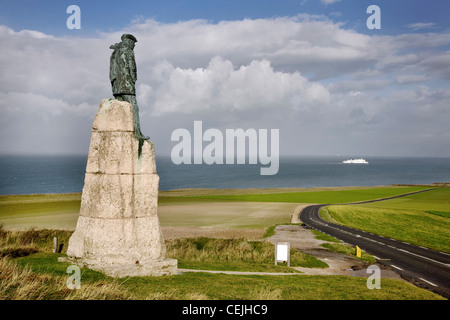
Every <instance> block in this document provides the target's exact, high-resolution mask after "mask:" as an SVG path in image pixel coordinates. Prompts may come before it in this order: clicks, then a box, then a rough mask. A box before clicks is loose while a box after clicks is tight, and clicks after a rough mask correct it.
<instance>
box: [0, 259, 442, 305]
mask: <svg viewBox="0 0 450 320" xmlns="http://www.w3.org/2000/svg"><path fill="white" fill-rule="evenodd" d="M58 256H59V255H57V254H51V253H45V254H44V253H40V254H35V255H31V256H28V257H24V258H19V259H14V260H12V261H13V262H14V263H15V264H17V265H19V266H21V267H22V268H23V267H24V266H27V267H28V268H30V270H31V271H32V272H34V273H36V274H37V275H41V276H46V277H47V281H46V283H45V285H42V286H41V289H42V290H45V291H49V290H50V289H51V286H53V285H54V282H53V281H52V280H53V279H57V278H62V279H67V277H68V274H66V269H67V267H68V266H69V264H67V263H58V262H56V259H57V257H58ZM108 284H112V285H114V290H113V292H112V293H111V296H108V295H107V293H106V294H105V296H102V297H101V298H104V299H124V298H127V299H130V298H131V299H202V300H203V299H204V300H206V299H219V300H222V299H224V300H247V299H256V300H259V299H284V300H303V299H308V300H322V299H326V300H352V299H354V300H365V299H375V300H377V299H389V300H390V299H392V300H405V299H412V300H427V299H442V297H440V296H438V295H435V294H433V293H431V292H429V291H427V290H424V289H420V288H417V287H415V286H413V285H411V284H408V283H405V282H403V281H399V280H392V279H382V280H381V289H380V290H369V289H367V286H366V278H361V277H347V276H307V275H294V276H266V275H227V274H208V273H184V274H181V275H176V276H166V277H133V278H122V279H112V278H110V277H107V276H105V275H103V274H101V273H98V272H95V271H92V270H89V269H85V268H82V276H81V288H82V289H83V288H84V287H86V286H89V288H91V289H92V290H94V289H95V288H98V287H99V286H105V285H108ZM16 290H18V289H17V288H16ZM66 291H67V290H66ZM9 294H10V295H12V294H13V293H11V292H10V293H9ZM2 298H5V297H2V296H1V294H0V299H2ZM48 298H50V299H60V298H64V296H62V297H61V295H55V294H54V295H53V296H50V297H48ZM94 298H95V297H94Z"/></svg>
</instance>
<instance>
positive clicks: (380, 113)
mask: <svg viewBox="0 0 450 320" xmlns="http://www.w3.org/2000/svg"><path fill="white" fill-rule="evenodd" d="M72 4H75V5H78V6H79V7H80V9H81V29H80V30H69V29H68V28H67V27H66V20H67V18H68V17H69V14H67V13H66V9H67V7H68V6H69V5H72ZM372 4H376V5H378V6H379V7H380V9H381V29H380V30H369V29H368V28H367V27H366V20H367V18H368V17H369V16H370V15H369V14H367V13H366V9H367V7H368V6H369V5H372ZM0 8H1V9H0V41H1V42H2V43H3V45H2V46H1V47H0V70H2V72H1V73H0V113H1V117H0V154H5V153H44V154H53V153H77V154H86V153H87V150H88V148H89V141H90V133H91V126H92V121H93V117H94V115H95V113H96V111H97V108H98V104H99V103H100V101H101V100H102V99H104V98H110V97H112V94H111V86H110V83H109V79H108V71H109V57H110V54H111V50H110V49H109V46H110V45H111V44H114V43H116V42H119V41H120V36H121V35H122V34H123V33H132V34H133V35H135V36H136V37H137V39H138V43H137V45H136V48H135V55H136V62H137V66H138V81H137V83H136V92H137V100H138V103H139V106H140V115H141V127H142V128H143V133H144V134H145V135H149V136H150V137H151V138H152V141H154V143H155V145H156V146H157V150H158V152H160V153H161V154H170V151H171V148H172V147H173V143H172V142H171V140H170V137H171V133H172V132H173V131H174V130H175V129H178V128H187V129H188V130H190V129H192V126H193V123H194V121H196V120H202V121H203V125H204V127H205V128H206V127H210V128H218V129H219V130H225V129H228V128H243V129H246V128H254V129H279V130H280V153H281V154H307V155H310V154H311V155H322V154H327V155H335V154H341V155H343V154H346V155H350V156H352V155H353V156H371V155H374V156H439V157H450V131H449V130H448V123H450V83H449V82H450V68H449V66H450V19H448V12H450V1H448V0H429V1H417V0H390V1H389V0H383V1H376V0H370V1H369V0H351V1H350V0H295V1H294V0H284V1H283V0H279V1H268V0H227V1H218V0H209V1H207V0H201V1H187V0H184V1H183V0H176V1H170V0H164V1H139V0H135V1H127V2H124V1H74V0H71V1H55V0H53V1H22V0H15V1H2V0H0ZM30 137H31V138H30Z"/></svg>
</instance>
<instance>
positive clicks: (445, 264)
mask: <svg viewBox="0 0 450 320" xmlns="http://www.w3.org/2000/svg"><path fill="white" fill-rule="evenodd" d="M397 250H398V251H402V252H405V253H409V254H412V255H413V256H417V257H419V258H422V259H427V260H430V261H432V262H434V263H439V264H442V265H444V266H446V267H448V264H447V263H443V262H440V261H437V260H434V259H431V258H428V257H424V256H421V255H419V254H416V253H413V252H410V251H407V250H404V249H397Z"/></svg>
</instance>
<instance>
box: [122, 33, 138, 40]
mask: <svg viewBox="0 0 450 320" xmlns="http://www.w3.org/2000/svg"><path fill="white" fill-rule="evenodd" d="M120 39H122V40H124V39H131V40H133V41H134V42H137V39H136V38H135V37H134V36H133V35H132V34H128V33H124V34H123V35H122V37H121V38H120Z"/></svg>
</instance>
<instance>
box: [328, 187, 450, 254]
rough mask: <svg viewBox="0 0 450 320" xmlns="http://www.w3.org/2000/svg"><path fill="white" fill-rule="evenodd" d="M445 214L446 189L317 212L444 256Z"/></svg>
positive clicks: (448, 211) (449, 211)
mask: <svg viewBox="0 0 450 320" xmlns="http://www.w3.org/2000/svg"><path fill="white" fill-rule="evenodd" d="M449 215H450V188H445V189H436V190H433V191H429V192H425V193H420V194H414V195H409V196H406V197H402V198H396V199H391V200H385V201H380V202H374V203H368V204H360V205H351V206H347V205H337V206H329V207H327V208H326V209H325V210H322V211H321V216H322V217H323V218H324V219H326V220H329V221H332V222H337V223H340V224H344V225H347V226H349V227H352V228H357V229H361V230H364V231H368V232H372V233H376V234H380V235H383V236H385V237H391V238H394V239H398V240H401V241H406V242H409V243H412V244H415V245H420V246H424V247H428V248H431V249H434V250H438V251H443V252H447V253H450V219H449Z"/></svg>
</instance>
